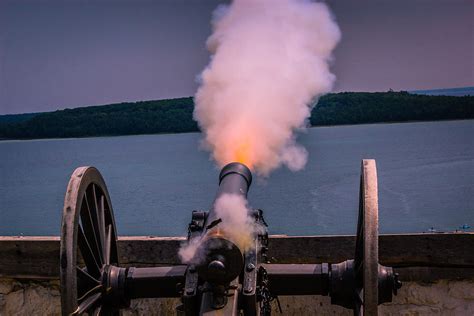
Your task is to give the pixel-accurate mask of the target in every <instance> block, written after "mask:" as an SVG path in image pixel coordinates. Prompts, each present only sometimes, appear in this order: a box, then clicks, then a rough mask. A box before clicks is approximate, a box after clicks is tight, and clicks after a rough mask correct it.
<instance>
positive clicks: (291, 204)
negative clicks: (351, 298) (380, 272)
mask: <svg viewBox="0 0 474 316" xmlns="http://www.w3.org/2000/svg"><path fill="white" fill-rule="evenodd" d="M473 135H474V121H472V120H468V121H446V122H426V123H404V124H374V125H356V126H336V127H319V128H311V129H309V130H308V132H307V133H306V134H302V135H299V142H300V143H301V144H303V145H304V146H305V147H306V148H307V150H308V152H309V161H308V164H307V166H306V168H305V169H304V170H303V171H300V172H290V171H288V170H287V169H284V168H281V169H279V170H277V171H275V172H274V173H272V174H271V176H270V177H269V178H268V179H256V181H254V184H253V186H252V188H251V190H250V193H249V200H250V204H251V205H252V206H253V207H256V208H261V209H263V210H264V212H265V213H264V214H265V218H266V221H267V223H268V224H269V229H270V233H272V234H288V235H313V234H354V233H355V230H356V220H357V212H358V190H359V173H360V160H361V159H362V158H375V159H376V161H377V168H378V179H379V202H380V208H379V209H380V214H379V217H380V230H381V233H402V232H423V231H427V230H428V229H429V228H430V227H434V228H435V229H437V230H440V231H452V230H455V229H457V228H458V227H459V226H461V225H463V224H468V225H470V226H474V141H473ZM200 138H201V135H200V134H197V133H192V134H177V135H142V136H124V137H101V138H83V139H55V140H50V139H48V140H31V141H3V142H0V235H19V234H24V235H58V234H59V228H60V220H61V212H62V205H63V199H64V193H65V190H66V186H67V183H68V180H69V177H70V175H71V173H72V172H73V170H74V169H75V168H76V167H78V166H83V165H93V166H95V167H97V168H98V169H99V170H100V171H101V173H102V175H103V176H104V178H105V181H106V183H107V185H108V188H109V192H110V194H111V198H112V204H113V207H114V211H115V217H116V223H117V230H118V234H119V235H159V236H179V235H185V234H186V232H187V223H188V222H189V220H190V217H191V211H192V210H193V209H207V208H209V206H210V204H211V202H212V198H213V197H214V194H215V190H216V187H217V176H218V172H219V170H218V169H217V168H216V167H215V166H214V164H213V162H212V161H210V160H209V158H208V157H209V156H208V153H206V152H203V151H200V150H199V149H198V147H199V141H200Z"/></svg>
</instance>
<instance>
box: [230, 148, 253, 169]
mask: <svg viewBox="0 0 474 316" xmlns="http://www.w3.org/2000/svg"><path fill="white" fill-rule="evenodd" d="M234 161H236V162H240V163H242V164H244V165H246V166H247V167H248V168H250V169H252V166H253V161H252V150H251V145H250V144H249V142H244V143H241V144H239V145H237V146H236V147H235V151H234Z"/></svg>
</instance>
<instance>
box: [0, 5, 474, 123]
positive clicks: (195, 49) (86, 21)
mask: <svg viewBox="0 0 474 316" xmlns="http://www.w3.org/2000/svg"><path fill="white" fill-rule="evenodd" d="M326 2H327V3H328V5H329V6H330V8H331V9H332V11H333V13H334V16H335V18H336V20H337V22H338V24H339V26H340V28H341V31H342V39H341V42H340V43H339V45H338V47H337V48H336V50H335V58H334V62H333V65H332V70H333V72H334V73H335V74H336V77H337V81H336V85H335V87H334V91H336V92H339V91H387V90H389V89H393V90H396V91H398V90H423V89H437V88H455V87H465V86H474V75H473V72H474V55H473V51H474V31H473V20H474V1H471V0H398V1H397V0H392V1H389V0H358V1H349V0H327V1H326ZM220 3H226V2H225V1H217V0H207V1H206V0H202V1H199V0H162V1H158V0H156V1H144V0H135V1H132V0H128V1H127V0H116V1H112V0H95V1H92V0H90V1H88V0H76V1H74V0H69V1H64V0H0V114H12V113H28V112H42V111H52V110H57V109H63V108H73V107H78V106H87V105H99V104H108V103H116V102H126V101H140V100H156V99H162V98H175V97H183V96H192V95H194V93H195V92H196V89H197V80H196V77H197V75H198V74H199V73H200V72H201V71H202V70H203V69H204V67H205V66H206V64H207V63H208V62H209V54H208V52H207V50H206V47H205V42H206V39H207V37H208V36H209V35H210V34H211V26H210V20H211V16H212V12H213V10H214V9H215V8H216V7H217V6H218V5H219V4H220ZM275 71H277V70H275Z"/></svg>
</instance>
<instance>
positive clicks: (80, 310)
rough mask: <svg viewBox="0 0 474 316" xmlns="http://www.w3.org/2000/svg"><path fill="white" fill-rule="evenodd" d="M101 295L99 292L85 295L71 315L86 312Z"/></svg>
mask: <svg viewBox="0 0 474 316" xmlns="http://www.w3.org/2000/svg"><path fill="white" fill-rule="evenodd" d="M101 296H102V294H101V293H95V294H94V295H91V296H89V297H87V298H86V299H85V300H84V301H82V302H81V303H80V304H79V306H78V307H77V309H76V310H75V311H74V313H72V315H80V314H82V313H84V312H87V311H88V310H89V309H90V308H92V307H93V306H94V305H95V304H96V303H98V302H99V300H100V297H101Z"/></svg>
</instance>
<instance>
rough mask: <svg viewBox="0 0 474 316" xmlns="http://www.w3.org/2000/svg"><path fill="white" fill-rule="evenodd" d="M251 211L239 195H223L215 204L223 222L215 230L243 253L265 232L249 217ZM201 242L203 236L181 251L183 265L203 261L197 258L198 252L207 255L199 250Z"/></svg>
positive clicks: (186, 244) (189, 243) (193, 240)
mask: <svg viewBox="0 0 474 316" xmlns="http://www.w3.org/2000/svg"><path fill="white" fill-rule="evenodd" d="M249 211H250V209H249V207H248V205H247V200H246V199H245V198H244V197H243V196H241V195H237V194H223V195H221V196H220V197H219V198H218V199H217V200H216V201H215V203H214V212H215V214H216V217H217V218H220V219H221V220H222V222H220V223H219V224H218V225H217V226H216V228H214V229H219V230H220V232H221V233H222V234H224V235H225V236H226V238H228V239H229V240H231V241H232V242H233V243H235V244H236V245H237V247H239V248H240V249H241V250H243V251H245V250H247V249H249V248H250V247H251V246H252V242H253V240H254V236H255V234H257V233H259V232H262V231H263V227H261V226H260V225H259V224H258V223H256V221H255V219H254V218H252V217H251V216H249ZM201 240H202V236H199V237H197V238H194V239H191V240H190V241H189V242H187V243H185V244H184V245H183V246H182V247H181V248H180V249H179V252H178V255H179V257H180V258H181V261H182V262H183V263H189V262H191V260H193V262H194V263H197V262H200V261H202V259H203V258H196V254H197V253H198V251H200V253H199V254H200V255H201V256H205V254H206V253H205V251H201V250H202V249H199V247H200V246H201Z"/></svg>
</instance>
